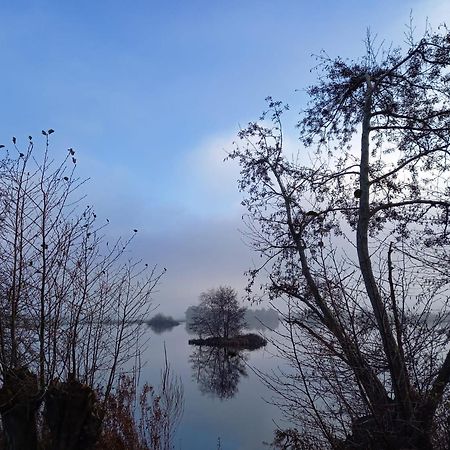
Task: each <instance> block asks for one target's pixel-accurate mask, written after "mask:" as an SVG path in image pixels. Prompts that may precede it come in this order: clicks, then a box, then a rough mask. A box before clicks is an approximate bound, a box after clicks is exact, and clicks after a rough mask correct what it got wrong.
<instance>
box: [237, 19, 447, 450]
mask: <svg viewBox="0 0 450 450" xmlns="http://www.w3.org/2000/svg"><path fill="white" fill-rule="evenodd" d="M449 68H450V33H449V32H448V30H447V29H446V28H442V29H441V30H440V31H438V32H431V31H429V32H427V33H426V34H425V36H423V38H422V39H420V40H419V41H415V40H414V38H413V37H412V36H409V35H408V42H407V48H406V49H400V48H399V49H392V48H389V49H387V50H385V49H384V48H383V47H380V48H376V47H375V45H374V43H373V41H371V40H370V39H368V41H367V53H366V54H365V55H364V56H363V57H362V58H361V59H359V60H356V61H345V60H343V59H341V58H337V59H330V58H328V57H326V56H322V57H320V58H319V65H318V70H319V80H318V82H317V84H315V85H314V86H312V87H310V88H309V89H308V94H309V103H308V106H307V107H306V109H305V110H304V111H303V112H302V116H301V119H300V121H299V123H298V128H299V131H300V139H301V142H302V143H303V145H304V148H303V149H302V150H301V151H300V152H299V154H298V155H297V156H294V157H292V156H291V155H289V154H287V152H286V149H285V134H284V133H285V131H284V129H283V123H282V116H283V113H284V112H285V111H286V110H287V109H288V108H287V107H286V106H285V105H283V104H282V103H281V102H278V101H274V100H273V99H271V98H269V99H268V108H267V110H266V111H265V112H264V114H263V115H262V117H261V119H260V120H259V121H256V122H252V123H250V124H249V125H248V126H247V127H246V128H245V129H243V130H241V132H240V134H239V137H240V139H241V141H240V143H239V144H238V145H237V147H236V149H235V150H234V151H233V152H232V153H231V154H230V157H231V158H234V159H237V160H238V161H239V163H240V166H241V178H240V181H239V187H240V190H241V191H242V192H244V193H245V199H244V201H243V205H244V206H245V207H246V208H247V209H248V214H247V216H246V222H247V225H248V229H249V232H248V235H249V239H250V242H251V244H252V245H253V247H254V249H255V250H256V251H257V252H259V253H260V255H261V257H262V263H261V265H260V266H258V267H255V268H253V269H251V270H250V271H249V272H248V274H249V287H248V291H249V295H250V296H251V297H252V298H253V299H254V298H255V295H256V294H255V293H254V289H253V287H254V286H255V283H256V281H257V280H260V279H261V277H264V274H265V273H268V275H267V278H266V282H263V288H264V289H263V291H262V292H263V295H267V296H268V297H269V298H270V299H271V300H272V301H273V302H278V301H279V300H280V299H284V301H285V304H286V305H287V307H285V308H284V311H285V317H284V319H285V325H286V329H285V341H283V342H286V341H287V342H288V344H283V343H280V345H281V348H282V351H283V353H284V356H285V357H286V359H287V361H288V362H289V364H290V365H291V369H290V370H288V371H286V372H280V373H278V374H277V375H276V374H274V375H271V376H268V377H267V378H266V381H267V382H268V383H269V384H270V385H271V386H272V387H273V389H275V390H276V391H277V392H278V394H279V404H280V406H281V407H282V408H284V410H285V413H286V415H287V416H288V417H289V418H290V419H291V420H292V421H293V422H294V423H295V424H296V426H297V427H298V428H297V431H296V435H297V438H298V439H297V442H301V443H302V445H305V447H301V448H325V447H328V448H373V449H398V448H416V449H419V448H420V449H431V448H444V447H445V448H447V447H446V446H447V445H448V439H449V438H448V419H449V415H448V412H447V411H446V408H445V404H446V402H447V401H448V382H449V380H450V353H449V352H448V338H447V335H446V332H445V330H446V327H447V321H448V315H449V309H448V302H449V299H450V297H449V292H448V287H449V281H450V279H449V276H450V270H449V269H450V267H449V261H450V258H449V256H450V255H449V244H450V241H449V207H450V186H449V165H448V158H449V156H450V134H449V131H450V76H449ZM308 148H310V149H311V150H312V151H308ZM256 297H257V296H256ZM283 346H284V347H283ZM297 445H300V444H297ZM306 445H310V447H306Z"/></svg>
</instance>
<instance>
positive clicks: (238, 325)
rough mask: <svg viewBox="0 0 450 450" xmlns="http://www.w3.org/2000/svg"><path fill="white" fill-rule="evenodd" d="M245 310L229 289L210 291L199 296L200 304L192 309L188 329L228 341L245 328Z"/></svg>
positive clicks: (220, 288) (222, 288)
mask: <svg viewBox="0 0 450 450" xmlns="http://www.w3.org/2000/svg"><path fill="white" fill-rule="evenodd" d="M245 310H246V308H244V307H242V306H240V305H239V302H238V300H237V294H236V291H235V290H234V289H232V288H231V287H229V286H220V287H219V288H217V289H210V290H209V291H207V292H203V293H202V294H200V304H199V305H198V306H197V307H196V308H195V309H194V312H193V317H192V318H191V321H190V324H189V327H190V329H191V330H192V331H194V332H195V333H197V334H199V335H203V336H211V337H220V338H224V339H228V338H230V337H233V336H236V335H237V334H239V332H240V331H241V330H242V328H243V327H244V326H245V318H244V317H245Z"/></svg>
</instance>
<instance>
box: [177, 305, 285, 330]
mask: <svg viewBox="0 0 450 450" xmlns="http://www.w3.org/2000/svg"><path fill="white" fill-rule="evenodd" d="M197 308H198V307H197V306H189V308H188V309H187V310H186V313H185V315H186V330H187V331H188V333H193V331H192V330H191V327H190V324H191V323H192V322H193V318H194V317H195V313H196V310H197ZM245 322H246V326H245V328H247V329H248V330H263V329H265V328H269V329H275V328H277V327H278V323H279V318H278V312H277V311H275V310H274V309H270V308H261V309H247V310H246V311H245Z"/></svg>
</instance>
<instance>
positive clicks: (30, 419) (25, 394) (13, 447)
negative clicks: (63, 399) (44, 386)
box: [0, 368, 40, 450]
mask: <svg viewBox="0 0 450 450" xmlns="http://www.w3.org/2000/svg"><path fill="white" fill-rule="evenodd" d="M39 404H40V395H39V388H38V383H37V377H36V375H35V374H33V373H31V372H30V371H29V370H27V369H25V368H17V369H12V370H10V371H9V372H7V373H5V376H4V383H3V387H2V388H1V389H0V414H1V417H2V426H3V433H4V438H5V445H6V449H8V450H35V449H37V425H36V412H37V410H38V408H39Z"/></svg>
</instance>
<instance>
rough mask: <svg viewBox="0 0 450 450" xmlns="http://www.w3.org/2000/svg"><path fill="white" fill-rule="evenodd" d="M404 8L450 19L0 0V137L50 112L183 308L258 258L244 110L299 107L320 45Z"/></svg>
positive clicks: (324, 10) (385, 5)
mask: <svg viewBox="0 0 450 450" xmlns="http://www.w3.org/2000/svg"><path fill="white" fill-rule="evenodd" d="M411 9H412V11H413V15H414V16H415V20H416V23H417V28H418V30H419V31H420V30H422V29H423V28H424V25H425V20H426V18H427V17H428V18H429V20H430V22H431V24H432V25H434V26H437V25H438V24H439V23H440V22H442V21H445V20H446V21H447V23H448V22H449V19H450V3H449V2H448V1H447V0H440V1H438V0H427V1H421V0H416V1H400V0H397V1H395V0H391V1H385V0H381V1H372V2H367V1H366V2H361V1H348V0H342V1H340V2H336V1H328V0H327V1H325V0H323V1H321V0H317V1H316V2H310V1H303V0H297V1H294V0H279V1H274V0H272V1H265V0H260V1H257V0H252V1H245V0H240V1H234V0H228V1H212V0H209V1H191V0H186V1H165V2H162V1H151V0H147V1H134V2H124V1H101V0H97V1H72V2H69V1H67V0H59V1H37V0H36V1H29V2H27V1H21V0H16V1H14V2H6V1H4V2H1V4H0V55H1V69H0V70H1V72H0V77H1V83H0V99H1V103H0V141H1V142H2V143H6V142H8V141H9V140H10V138H11V136H13V135H14V136H16V137H17V138H18V140H19V143H20V142H21V141H22V142H25V141H26V137H27V136H28V135H29V134H31V135H35V136H38V135H39V134H40V130H41V129H43V128H45V129H48V128H50V127H51V128H54V129H55V130H56V132H55V134H54V135H53V136H54V138H53V139H52V150H53V151H54V153H55V155H58V154H61V157H63V155H65V152H66V149H67V148H68V147H73V148H75V149H76V151H77V156H78V169H79V173H80V174H82V175H83V176H88V177H90V178H91V181H90V183H89V185H88V187H87V188H86V189H87V192H88V195H89V202H91V203H93V204H95V205H96V207H97V211H98V213H99V216H100V217H105V218H106V217H108V218H110V219H111V223H112V225H111V229H110V232H111V233H113V234H117V233H119V234H124V235H127V234H128V233H129V231H130V230H131V229H133V228H135V227H136V228H138V229H139V234H138V236H137V239H136V242H135V246H134V254H135V256H137V257H142V258H144V259H146V260H148V261H149V262H151V263H159V264H161V266H165V267H167V269H168V272H167V275H166V277H165V279H164V281H163V282H162V284H161V286H160V292H159V293H158V294H157V295H156V297H155V300H156V302H157V303H160V304H161V307H160V311H162V312H169V313H173V314H175V315H177V314H178V313H182V312H183V311H184V309H185V308H186V307H187V306H188V305H189V304H192V303H193V302H195V301H196V299H197V297H198V294H199V293H200V292H201V291H203V290H206V289H208V288H210V287H213V286H215V285H217V284H231V285H233V286H236V287H237V288H238V289H240V288H241V287H242V286H243V284H244V281H245V280H244V278H243V276H242V272H243V270H244V269H245V268H246V267H248V266H250V265H251V258H252V255H251V253H250V252H249V250H248V249H247V248H246V247H245V245H244V244H243V243H242V238H241V236H240V234H239V232H238V231H237V230H238V228H239V227H241V228H242V225H241V223H240V216H241V214H242V212H243V211H242V210H241V209H240V206H239V202H240V196H239V194H238V192H237V189H236V182H235V180H236V176H237V170H236V167H234V166H233V165H232V164H225V163H222V160H223V158H224V156H225V150H226V149H227V148H230V147H231V142H232V141H233V139H234V137H235V135H236V132H237V131H238V129H239V124H241V125H245V123H247V122H248V121H249V120H252V119H255V118H257V117H258V115H259V113H260V112H261V110H262V109H263V108H264V98H265V97H266V96H267V95H272V96H273V97H275V98H278V99H281V100H285V101H287V102H288V103H290V105H291V107H292V116H291V121H292V122H294V120H295V117H296V116H295V115H296V113H297V112H298V111H299V110H300V109H301V107H302V105H304V101H305V97H304V94H303V92H302V89H304V88H305V87H306V86H307V85H308V84H309V83H310V82H312V81H313V80H314V74H312V73H311V72H310V68H311V67H313V65H314V59H313V58H312V57H311V55H312V54H317V53H319V52H320V51H321V49H325V50H326V51H327V53H328V54H329V55H332V56H333V55H341V56H344V57H354V56H358V55H360V54H361V53H362V52H363V48H364V44H363V39H364V37H365V34H366V29H367V28H368V27H370V28H371V29H372V31H373V33H375V34H378V36H379V37H380V39H381V38H383V39H385V40H386V41H387V42H391V41H393V42H395V43H401V41H402V39H403V32H404V25H405V24H406V23H408V22H409V14H410V11H411ZM296 90H299V91H296ZM292 139H293V141H295V130H293V131H292ZM36 141H38V139H36ZM178 315H179V314H178Z"/></svg>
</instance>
